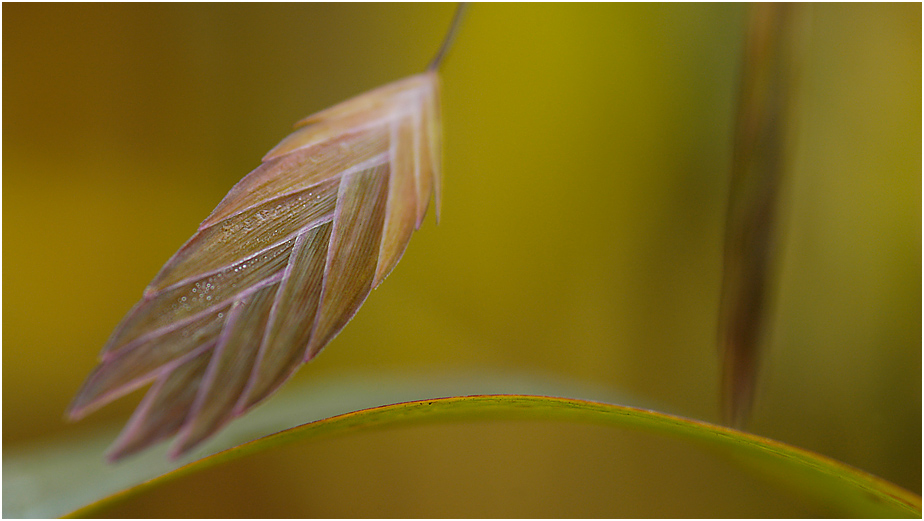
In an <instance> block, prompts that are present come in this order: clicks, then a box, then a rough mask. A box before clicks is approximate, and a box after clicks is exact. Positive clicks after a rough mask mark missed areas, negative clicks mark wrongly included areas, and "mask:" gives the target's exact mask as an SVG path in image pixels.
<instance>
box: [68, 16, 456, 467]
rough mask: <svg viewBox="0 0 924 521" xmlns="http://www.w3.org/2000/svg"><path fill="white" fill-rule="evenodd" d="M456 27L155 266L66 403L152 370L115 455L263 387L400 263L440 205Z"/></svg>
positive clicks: (325, 121)
mask: <svg viewBox="0 0 924 521" xmlns="http://www.w3.org/2000/svg"><path fill="white" fill-rule="evenodd" d="M459 12H461V9H460V11H459ZM458 19H459V14H458V13H457V15H456V20H455V22H457V21H458ZM456 25H457V24H456V23H454V24H453V29H451V30H450V32H449V34H448V36H447V38H446V43H445V44H444V45H443V47H442V48H441V49H440V51H439V53H438V54H437V56H436V58H435V59H434V60H433V62H431V64H430V67H429V68H428V70H427V71H426V72H424V73H422V74H419V75H416V76H412V77H410V78H406V79H404V80H401V81H398V82H395V83H392V84H389V85H386V86H383V87H380V88H378V89H375V90H372V91H370V92H367V93H365V94H363V95H360V96H358V97H355V98H353V99H351V100H348V101H346V102H343V103H341V104H339V105H336V106H334V107H331V108H329V109H326V110H323V111H321V112H319V113H317V114H314V115H312V116H309V117H308V118H306V119H304V120H302V121H301V122H299V123H298V124H297V125H296V127H297V130H296V131H295V132H293V133H292V134H290V135H289V136H288V137H286V138H285V139H283V140H282V142H280V143H279V144H278V145H277V146H276V147H275V148H273V149H272V150H271V151H270V152H269V153H268V154H266V156H265V157H264V158H263V164H262V165H260V166H259V167H258V168H257V169H255V170H254V171H252V172H251V173H250V174H248V175H247V176H246V177H245V178H244V179H242V180H241V181H240V182H239V183H238V184H237V185H235V186H234V188H232V189H231V191H230V192H229V193H228V195H227V196H225V198H224V199H223V200H222V201H221V203H219V205H218V207H217V208H215V210H214V211H213V212H212V214H211V215H210V216H209V217H208V218H207V219H206V220H205V221H203V223H202V224H201V225H200V226H199V230H198V231H197V232H196V234H195V235H193V237H192V238H191V239H190V240H189V241H188V242H187V243H186V244H185V245H184V246H183V247H182V248H181V249H180V250H179V251H178V252H177V253H176V254H175V255H174V256H173V258H171V259H170V260H169V261H168V262H167V264H166V265H165V266H164V267H163V268H162V269H161V270H160V273H158V274H157V276H156V277H155V278H154V280H153V281H152V282H151V284H150V285H149V286H148V287H147V289H145V291H144V296H143V298H142V300H141V302H139V303H138V304H136V305H135V307H134V308H133V309H132V310H131V311H130V312H129V313H128V315H127V316H126V317H125V318H124V319H123V320H122V323H121V324H120V325H119V326H118V327H117V328H116V330H115V332H114V333H113V334H112V336H111V337H110V339H109V341H108V343H107V344H106V346H105V347H104V349H103V352H102V354H101V363H100V364H99V365H98V366H97V368H96V369H95V370H94V371H93V373H92V374H91V375H90V377H89V378H88V379H87V380H86V382H85V383H84V385H83V388H82V389H81V390H80V392H79V393H78V395H77V397H76V398H75V400H74V402H73V403H72V405H71V407H70V410H69V416H70V417H71V418H72V419H77V418H80V417H82V416H83V415H85V414H86V413H88V412H90V411H92V410H93V409H95V408H97V407H99V406H101V405H104V404H106V403H107V402H109V401H111V400H114V399H116V398H118V397H120V396H122V395H124V394H126V393H128V392H130V391H132V390H134V389H136V388H138V387H140V386H142V385H144V384H147V383H150V382H152V381H153V382H154V385H153V386H152V387H151V389H150V390H149V391H148V393H147V395H146V396H145V398H144V400H143V401H142V403H141V405H139V407H138V408H137V409H136V410H135V413H134V414H133V416H132V418H131V420H130V421H129V422H128V425H127V426H126V427H125V429H124V430H123V431H122V434H121V435H120V436H119V439H118V440H117V441H116V443H115V446H114V447H113V449H112V450H111V452H110V454H109V458H110V459H111V460H117V459H119V458H121V457H124V456H126V455H128V454H132V453H134V452H137V451H139V450H141V449H144V448H146V447H147V446H149V445H151V444H152V443H155V442H157V441H160V440H161V439H164V438H166V437H169V436H172V435H174V434H177V433H179V435H178V437H177V440H176V443H175V445H174V447H173V449H172V451H171V455H172V456H174V457H176V456H178V455H180V454H183V453H184V452H186V451H188V450H189V449H191V448H192V447H194V446H196V445H197V444H198V443H200V442H201V441H203V440H205V439H206V438H208V437H209V436H211V435H213V434H214V433H215V432H216V431H217V430H218V429H220V428H221V427H222V426H223V425H224V424H226V423H227V422H228V421H230V420H231V419H233V418H234V417H236V416H239V415H241V414H244V413H245V412H247V411H248V410H249V409H251V408H252V407H253V406H255V405H256V404H258V403H259V402H261V401H262V400H264V399H265V398H267V397H268V396H269V395H271V394H272V393H273V392H274V391H275V390H276V389H277V388H278V387H279V386H280V385H282V383H283V382H284V381H285V380H287V379H288V378H289V377H290V376H292V374H293V373H294V372H295V370H296V369H297V368H298V366H299V365H301V364H302V363H303V362H306V361H308V360H311V359H312V358H314V357H315V356H316V355H317V354H318V352H320V351H321V349H322V348H324V346H325V345H327V344H328V343H329V342H330V341H331V340H332V339H333V338H334V337H335V336H336V335H337V333H339V332H340V330H341V329H342V328H343V327H344V326H345V325H346V324H347V322H349V321H350V319H351V318H352V317H353V316H354V315H355V314H356V312H357V311H358V309H359V307H360V306H361V305H362V303H363V302H364V301H365V299H366V297H367V296H368V295H369V293H370V292H371V291H372V289H373V288H375V287H377V286H378V285H379V284H380V283H381V282H382V281H383V280H384V279H385V277H386V276H387V275H388V274H389V273H390V272H391V270H392V269H393V268H394V267H395V265H396V264H397V262H398V260H400V258H401V256H402V254H403V253H404V250H405V248H406V247H407V244H408V241H409V240H410V237H411V234H412V232H413V231H414V230H415V229H418V228H419V227H420V225H421V223H422V221H423V218H424V215H425V214H426V210H427V206H428V203H429V201H430V198H431V195H435V199H436V208H437V214H438V213H439V200H440V177H441V164H440V163H441V149H440V133H441V130H440V114H439V112H440V108H439V79H438V73H437V70H436V69H437V67H438V66H439V64H440V61H441V59H442V57H443V56H445V54H446V51H447V49H448V44H449V42H450V41H451V37H452V35H453V34H454V29H455V27H456Z"/></svg>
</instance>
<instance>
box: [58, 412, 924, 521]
mask: <svg viewBox="0 0 924 521" xmlns="http://www.w3.org/2000/svg"><path fill="white" fill-rule="evenodd" d="M473 419H482V420H524V419H526V420H528V419H540V420H542V419H547V420H559V421H560V420H566V421H569V420H570V421H578V422H582V423H591V424H598V425H611V426H622V427H638V428H643V429H649V430H655V431H658V432H662V433H669V434H671V435H675V436H676V435H681V436H683V437H684V438H686V439H696V440H699V441H705V442H707V443H709V444H712V445H722V446H726V445H729V444H732V445H738V446H742V447H745V448H747V449H749V450H753V451H762V452H764V453H769V454H770V455H772V456H775V457H778V458H781V459H784V460H790V461H793V462H796V463H797V464H801V465H803V466H807V467H810V468H812V469H814V470H816V471H818V472H821V473H823V474H827V475H830V476H834V477H835V478H838V479H841V480H843V481H846V482H848V483H849V484H850V485H852V486H854V487H855V488H858V489H860V490H862V491H864V492H866V493H868V494H871V495H873V496H875V497H876V498H877V499H878V500H879V501H882V502H883V503H886V504H889V505H891V506H893V507H895V508H896V510H898V511H903V512H906V513H908V514H911V515H913V516H915V517H921V496H919V495H917V494H914V493H912V492H909V491H907V490H905V489H903V488H901V487H899V486H897V485H895V484H893V483H890V482H888V481H886V480H884V479H882V478H879V477H877V476H874V475H872V474H869V473H867V472H864V471H862V470H859V469H856V468H854V467H851V466H850V465H847V464H845V463H842V462H839V461H836V460H834V459H831V458H828V457H827V456H823V455H820V454H817V453H814V452H811V451H808V450H805V449H800V448H797V447H794V446H791V445H788V444H786V443H782V442H779V441H776V440H772V439H769V438H764V437H761V436H757V435H754V434H749V433H746V432H741V431H738V430H735V429H731V428H728V427H722V426H719V425H713V424H710V423H707V422H703V421H699V420H692V419H688V418H682V417H679V416H674V415H670V414H665V413H661V412H657V411H650V410H646V409H639V408H635V407H628V406H622V405H612V404H607V403H600V402H592V401H586V400H577V399H572V398H558V397H548V396H531V395H476V396H455V397H449V398H435V399H430V400H417V401H412V402H403V403H397V404H393V405H383V406H380V407H373V408H370V409H363V410H359V411H355V412H350V413H345V414H340V415H337V416H333V417H330V418H326V419H323V420H318V421H314V422H311V423H306V424H303V425H299V426H296V427H292V428H290V429H286V430H284V431H281V432H278V433H275V434H271V435H268V436H264V437H262V438H258V439H256V440H253V441H250V442H247V443H244V444H242V445H238V446H237V447H233V448H230V449H227V450H224V451H222V452H219V453H216V454H213V455H211V456H208V457H206V458H202V459H200V460H198V461H194V462H192V463H190V464H188V465H185V466H183V467H180V468H178V469H176V470H174V471H171V472H168V473H166V474H163V475H161V476H158V477H156V478H153V479H150V480H148V481H145V482H143V483H139V484H138V485H135V486H133V487H129V488H127V489H125V490H122V491H120V492H117V493H115V494H112V495H110V496H107V497H105V498H102V499H100V500H98V501H96V502H93V503H91V504H89V505H87V506H85V507H82V508H79V509H77V510H75V511H73V512H71V513H70V514H68V515H67V516H65V517H67V518H84V517H98V516H97V515H96V514H97V513H98V512H102V511H104V510H105V509H106V508H109V507H111V506H114V505H116V504H118V503H121V502H123V501H126V500H128V499H130V498H132V497H134V496H136V495H138V494H140V493H142V492H144V491H145V490H147V489H150V488H154V487H157V486H159V485H162V484H165V483H168V482H170V481H173V480H175V479H178V478H180V477H183V476H186V475H187V474H191V473H194V472H198V471H201V470H205V469H207V468H211V467H213V466H215V465H219V464H221V463H224V462H227V461H231V460H235V459H238V458H242V457H244V456H247V455H250V454H254V453H257V452H261V451H264V450H268V449H271V448H273V447H278V446H280V445H285V444H288V443H294V442H297V441H301V440H308V439H312V438H320V437H323V436H325V435H334V434H337V435H345V434H349V433H351V432H358V431H360V430H369V429H377V428H387V427H390V426H398V425H401V426H406V425H420V424H428V423H437V422H441V421H453V420H455V421H461V420H473Z"/></svg>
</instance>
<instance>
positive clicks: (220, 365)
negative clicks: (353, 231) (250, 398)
mask: <svg viewBox="0 0 924 521" xmlns="http://www.w3.org/2000/svg"><path fill="white" fill-rule="evenodd" d="M328 226H329V225H328ZM278 288H279V284H278V283H277V284H272V285H270V286H266V287H265V288H262V289H260V290H259V291H256V292H254V293H253V294H251V295H249V296H248V297H246V298H244V299H242V300H239V301H237V302H235V303H234V305H233V306H232V307H231V309H230V310H229V311H228V316H227V322H226V324H227V325H226V327H225V329H224V330H223V331H222V334H221V336H220V337H219V339H218V343H217V345H216V346H215V352H214V354H213V355H212V360H211V362H210V366H209V369H208V374H207V375H206V377H205V379H204V381H203V382H202V385H201V387H199V389H198V395H197V396H196V401H195V403H194V405H193V406H192V410H191V411H190V412H189V423H188V424H187V425H186V426H185V427H184V429H183V432H182V433H181V435H180V439H179V440H178V441H177V444H176V446H175V447H174V449H173V453H174V454H179V453H182V452H184V451H185V450H187V449H189V448H190V447H193V446H194V445H196V444H197V443H199V442H200V441H202V440H204V439H205V438H207V437H209V436H210V435H212V434H213V433H214V432H215V431H217V430H218V429H219V428H221V426H222V425H224V424H225V423H227V422H228V421H229V420H231V418H233V417H234V406H235V404H236V403H237V401H238V399H239V398H240V397H241V395H242V394H243V393H244V388H245V386H246V385H247V381H248V379H249V377H250V374H251V372H252V370H253V367H254V364H255V362H256V358H257V353H258V352H259V350H260V343H261V340H262V338H263V335H261V334H254V332H261V331H264V330H265V329H266V324H267V321H268V320H269V314H270V309H271V308H272V306H273V300H274V297H275V295H276V291H277V290H278Z"/></svg>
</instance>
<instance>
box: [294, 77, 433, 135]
mask: <svg viewBox="0 0 924 521" xmlns="http://www.w3.org/2000/svg"><path fill="white" fill-rule="evenodd" d="M435 77H436V73H434V72H425V73H423V74H417V75H415V76H411V77H409V78H405V79H403V80H398V81H395V82H392V83H389V84H388V85H383V86H381V87H378V88H376V89H373V90H370V91H368V92H365V93H363V94H360V95H359V96H356V97H353V98H350V99H348V100H346V101H344V102H342V103H338V104H337V105H334V106H333V107H330V108H327V109H324V110H322V111H320V112H315V113H314V114H312V115H310V116H308V117H306V118H304V119H302V120H300V121H299V122H298V123H296V124H295V127H296V128H301V127H306V126H309V125H314V124H317V123H319V122H322V121H325V120H334V119H339V118H346V117H349V116H352V115H354V114H357V113H370V112H375V111H377V110H380V109H382V108H388V107H389V105H391V104H393V103H394V102H395V99H396V98H397V97H400V96H404V95H405V94H407V93H414V92H416V91H418V90H420V89H425V88H427V86H428V85H429V84H430V83H432V82H433V80H434V78H435Z"/></svg>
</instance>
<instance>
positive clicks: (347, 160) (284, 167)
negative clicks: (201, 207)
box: [199, 126, 388, 230]
mask: <svg viewBox="0 0 924 521" xmlns="http://www.w3.org/2000/svg"><path fill="white" fill-rule="evenodd" d="M294 135H295V134H292V135H290V136H289V137H287V138H285V139H283V143H286V142H287V140H289V139H290V138H292V136H294ZM280 144H282V143H280ZM295 148H298V150H295V151H293V152H292V153H291V154H287V155H279V156H278V157H272V158H269V157H268V158H267V159H265V162H264V163H263V164H262V165H260V166H259V167H257V168H256V169H254V170H253V171H252V172H250V173H249V174H247V175H246V176H245V177H244V178H243V179H241V180H240V181H239V182H238V183H237V184H236V185H234V187H233V188H232V189H231V191H229V192H228V195H226V196H225V197H224V199H222V200H221V202H220V203H218V206H217V207H216V208H215V210H213V211H212V214H211V215H209V216H208V218H206V219H205V221H203V222H202V224H201V225H200V226H199V229H200V230H201V229H203V228H207V227H209V226H212V225H214V224H217V223H218V222H220V221H222V220H223V219H227V218H228V217H230V216H233V215H235V214H238V213H240V212H243V211H246V210H247V209H250V208H252V207H254V206H256V205H259V204H263V203H264V202H266V201H270V200H272V199H276V198H278V197H280V196H283V195H288V194H291V193H294V192H299V191H302V190H305V189H308V188H310V187H312V186H314V185H317V184H319V183H324V182H326V181H330V180H332V179H334V178H336V177H339V176H340V175H342V174H343V173H348V172H351V171H356V170H362V169H365V168H369V167H370V166H373V165H374V164H377V163H381V162H384V161H387V156H386V153H387V152H388V135H387V129H384V128H383V127H382V126H374V127H370V128H365V129H358V130H356V131H354V132H347V133H345V134H343V135H340V136H338V137H337V138H336V139H329V140H326V141H324V142H322V143H315V144H313V145H310V146H300V147H295Z"/></svg>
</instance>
